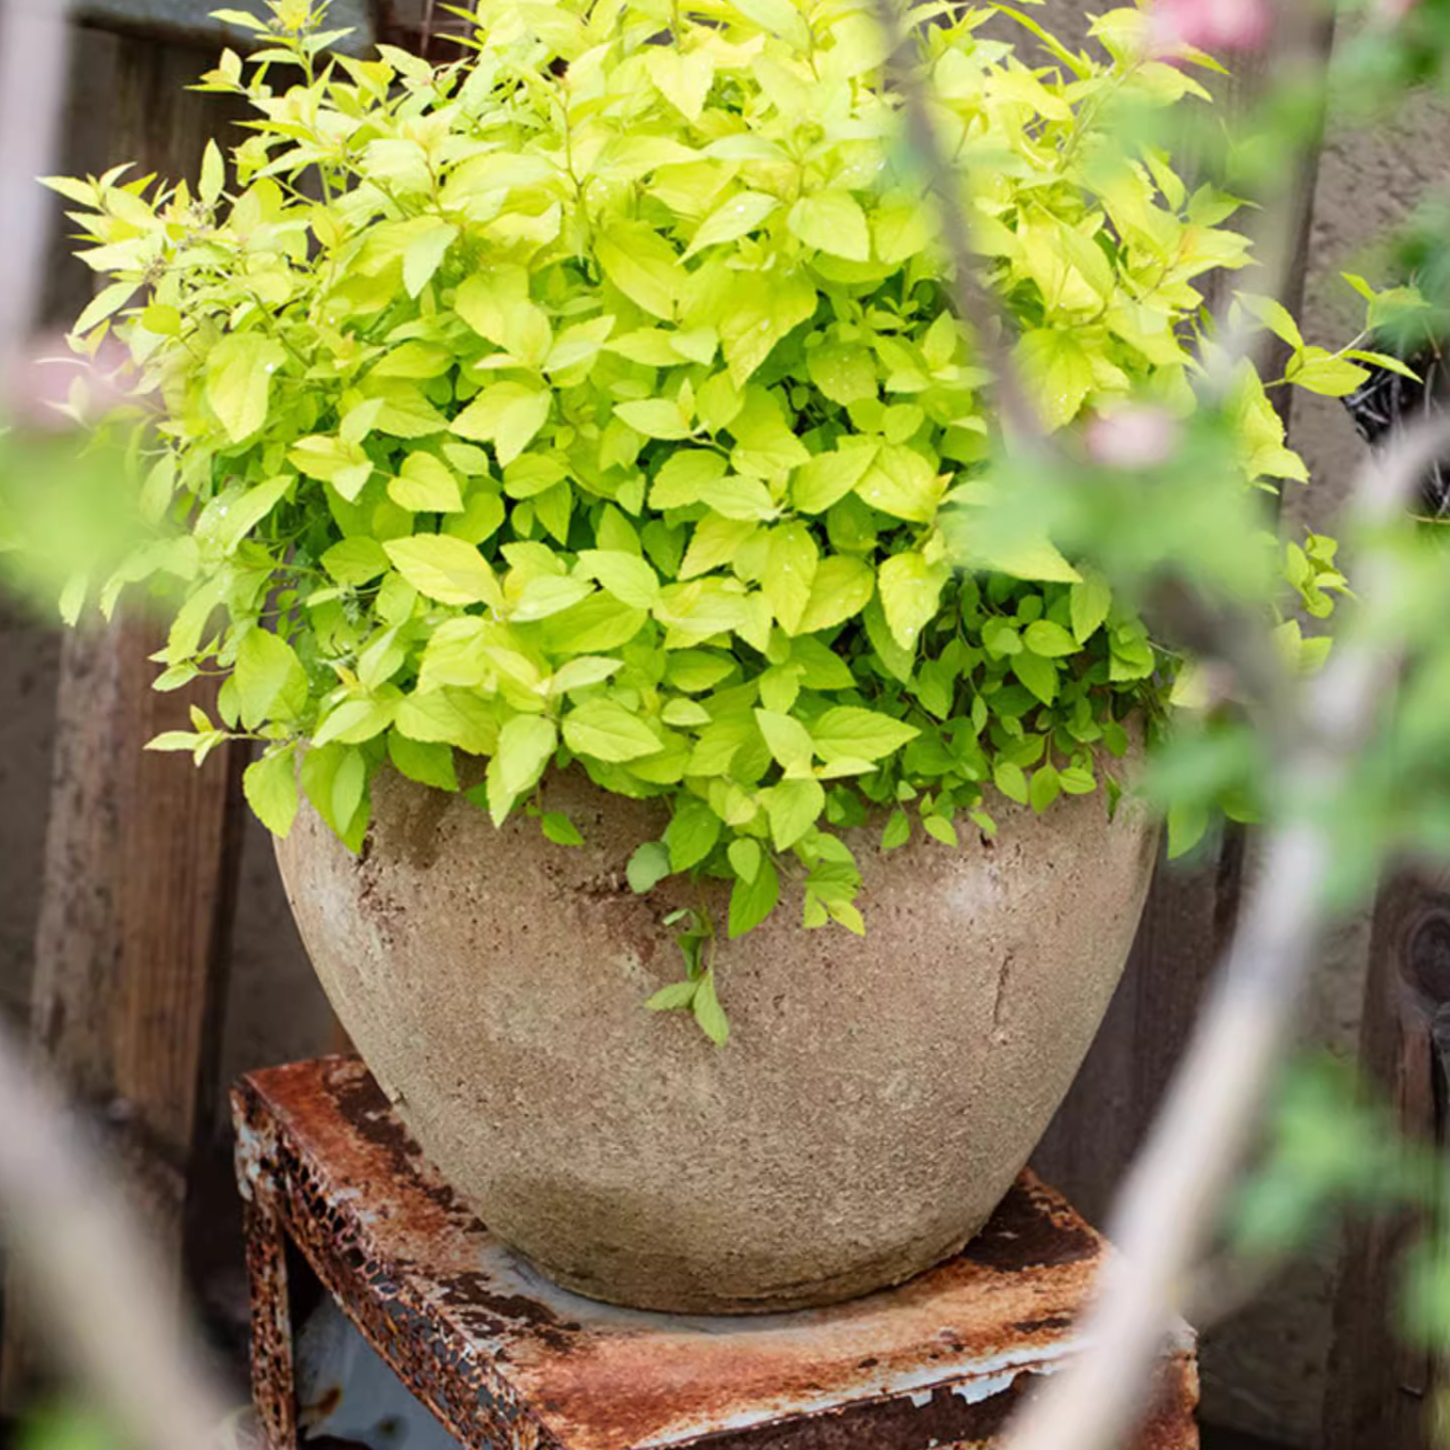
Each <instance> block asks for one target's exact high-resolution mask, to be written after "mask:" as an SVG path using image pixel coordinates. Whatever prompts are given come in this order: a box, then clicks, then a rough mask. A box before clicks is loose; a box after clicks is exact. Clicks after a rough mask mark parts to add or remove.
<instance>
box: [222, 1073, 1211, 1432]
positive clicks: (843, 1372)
mask: <svg viewBox="0 0 1450 1450" xmlns="http://www.w3.org/2000/svg"><path fill="white" fill-rule="evenodd" d="M232 1101H233V1111H234V1116H235V1120H236V1125H237V1173H238V1182H239V1184H240V1186H241V1192H242V1195H243V1197H244V1199H245V1200H246V1203H247V1226H248V1239H249V1251H248V1260H249V1267H250V1270H251V1276H252V1296H253V1297H252V1316H253V1355H252V1367H253V1386H254V1394H255V1399H256V1406H257V1413H258V1418H259V1421H260V1425H261V1428H262V1433H263V1435H264V1437H265V1439H266V1450H297V1447H298V1445H299V1439H298V1411H297V1406H296V1395H295V1389H294V1369H293V1359H292V1347H293V1345H292V1313H293V1306H294V1305H296V1304H297V1303H299V1302H300V1300H299V1295H300V1294H301V1293H302V1292H303V1289H304V1286H303V1284H302V1283H301V1279H302V1277H303V1272H304V1271H305V1274H306V1275H307V1276H308V1277H312V1276H315V1279H316V1280H317V1281H318V1282H320V1284H321V1286H322V1288H323V1289H325V1290H326V1291H327V1292H329V1293H330V1294H331V1295H332V1296H333V1298H334V1299H335V1300H336V1301H337V1303H338V1305H339V1306H340V1307H341V1308H342V1310H343V1311H344V1312H345V1313H346V1314H347V1316H348V1317H349V1318H350V1319H351V1320H352V1321H353V1323H354V1324H356V1326H357V1327H358V1328H359V1329H360V1330H361V1331H362V1333H363V1334H364V1335H365V1336H366V1338H367V1339H368V1341H369V1342H370V1343H371V1344H372V1346H373V1347H374V1349H376V1350H377V1351H378V1353H379V1354H380V1355H381V1356H382V1358H383V1359H384V1360H385V1361H386V1362H387V1363H388V1364H389V1365H390V1366H391V1367H392V1368H393V1369H394V1370H395V1371H396V1372H397V1374H398V1375H399V1376H400V1377H401V1379H402V1380H403V1381H404V1382H405V1383H406V1384H407V1386H408V1387H409V1389H411V1390H412V1391H413V1393H414V1394H415V1395H417V1396H418V1398H419V1399H420V1400H422V1401H423V1402H424V1403H425V1404H426V1405H427V1406H428V1408H429V1409H430V1410H432V1412H433V1413H434V1414H435V1415H436V1416H437V1417H438V1419H439V1420H440V1421H441V1422H442V1423H443V1425H444V1426H445V1427H446V1428H447V1429H448V1431H449V1432H450V1433H451V1434H452V1435H454V1436H455V1437H456V1438H457V1440H458V1441H459V1443H460V1445H462V1446H464V1447H467V1450H643V1447H649V1450H673V1447H677V1446H685V1445H700V1446H702V1450H703V1447H708V1450H876V1447H882V1450H885V1447H888V1446H889V1447H891V1450H932V1447H938V1446H950V1445H958V1446H971V1447H980V1450H985V1447H991V1446H994V1445H997V1444H998V1443H999V1437H1000V1435H1001V1432H1002V1428H1003V1426H1004V1424H1005V1423H1006V1421H1007V1419H1008V1417H1009V1415H1010V1414H1011V1413H1012V1411H1013V1409H1014V1408H1015V1407H1016V1405H1017V1404H1019V1403H1020V1401H1021V1399H1022V1397H1023V1396H1024V1395H1027V1394H1030V1393H1031V1391H1032V1386H1033V1383H1034V1382H1035V1381H1036V1380H1037V1379H1038V1378H1039V1377H1040V1376H1042V1375H1044V1374H1050V1373H1051V1372H1052V1370H1053V1369H1054V1368H1055V1367H1057V1366H1058V1365H1060V1364H1061V1363H1062V1362H1063V1361H1064V1359H1066V1358H1067V1357H1069V1356H1071V1355H1072V1354H1073V1352H1074V1351H1075V1349H1076V1348H1077V1339H1076V1335H1075V1329H1074V1324H1075V1320H1076V1317H1077V1315H1078V1312H1079V1310H1080V1309H1081V1307H1082V1304H1083V1301H1084V1298H1085V1296H1086V1294H1087V1293H1088V1291H1089V1289H1090V1287H1091V1283H1092V1279H1093V1276H1094V1273H1095V1272H1096V1270H1097V1268H1098V1266H1099V1264H1100V1263H1101V1261H1102V1257H1103V1255H1104V1253H1105V1251H1106V1245H1105V1243H1104V1241H1103V1240H1102V1239H1101V1238H1100V1237H1099V1236H1098V1235H1097V1234H1096V1233H1095V1232H1094V1231H1093V1230H1092V1229H1091V1228H1089V1227H1088V1225H1087V1224H1086V1223H1084V1222H1083V1220H1082V1219H1081V1218H1080V1217H1078V1215H1077V1214H1076V1213H1075V1212H1074V1211H1073V1210H1072V1208H1071V1207H1070V1206H1069V1205H1068V1204H1067V1203H1066V1202H1065V1201H1064V1200H1063V1199H1062V1198H1061V1197H1060V1196H1059V1195H1058V1194H1057V1193H1055V1192H1053V1190H1051V1189H1049V1188H1046V1187H1045V1186H1043V1185H1042V1184H1041V1183H1040V1182H1038V1181H1037V1180H1036V1179H1035V1178H1033V1177H1032V1175H1031V1174H1027V1173H1024V1174H1023V1176H1022V1178H1021V1179H1020V1180H1019V1181H1018V1183H1017V1185H1016V1187H1015V1188H1014V1189H1013V1190H1012V1192H1011V1194H1009V1196H1008V1197H1007V1199H1006V1201H1005V1202H1004V1203H1003V1204H1002V1206H1001V1207H1000V1208H999V1209H998V1210H997V1212H996V1214H995V1215H994V1217H993V1218H992V1220H991V1222H990V1223H989V1224H988V1225H987V1227H986V1228H985V1229H984V1230H983V1231H982V1233H981V1234H980V1235H979V1237H978V1238H976V1239H975V1240H973V1242H972V1243H971V1244H970V1245H968V1247H967V1249H966V1251H965V1252H964V1253H962V1254H961V1255H959V1256H958V1257H957V1258H955V1259H953V1260H951V1261H950V1262H948V1263H946V1264H943V1265H941V1266H940V1267H938V1268H936V1269H933V1270H932V1271H930V1272H929V1273H927V1274H924V1275H922V1276H921V1277H920V1278H918V1279H915V1280H913V1281H912V1282H911V1283H909V1284H907V1285H904V1286H903V1287H901V1288H899V1289H895V1290H889V1291H886V1292H883V1293H880V1294H874V1295H872V1296H870V1297H869V1298H866V1299H860V1300H857V1301H855V1302H854V1303H850V1304H843V1305H839V1306H836V1307H835V1308H831V1309H823V1310H811V1311H806V1312H803V1313H797V1314H785V1315H769V1316H761V1317H758V1318H757V1317H751V1318H732V1319H725V1318H692V1317H686V1316H677V1315H667V1314H646V1313H639V1312H635V1311H632V1310H624V1309H614V1308H610V1307H608V1306H606V1305H602V1304H596V1303H594V1302H592V1301H590V1300H587V1299H582V1298H579V1297H578V1296H577V1295H574V1294H570V1293H567V1292H566V1291H564V1290H562V1289H559V1288H556V1287H555V1286H554V1285H552V1284H551V1283H549V1282H548V1281H547V1280H545V1279H544V1278H543V1277H542V1276H541V1275H539V1274H538V1273H536V1272H535V1271H534V1270H533V1269H532V1268H531V1267H530V1266H529V1265H528V1264H527V1263H526V1262H525V1261H524V1260H522V1259H521V1258H519V1257H518V1256H517V1255H516V1254H514V1253H512V1252H511V1251H510V1250H508V1249H507V1248H505V1247H504V1246H503V1245H502V1244H501V1243H499V1242H498V1240H497V1239H495V1238H494V1237H493V1235H491V1234H490V1233H489V1232H488V1230H487V1229H486V1228H485V1227H484V1226H483V1224H481V1223H480V1222H479V1221H478V1219H477V1218H475V1217H474V1216H473V1214H472V1213H471V1212H470V1211H469V1209H468V1208H467V1206H466V1205H464V1204H463V1203H462V1202H460V1201H459V1200H458V1199H457V1198H456V1197H455V1196H454V1194H453V1192H452V1190H451V1189H450V1188H449V1187H448V1185H447V1184H446V1183H444V1182H443V1181H442V1179H441V1178H440V1177H439V1176H438V1174H437V1173H436V1171H435V1170H434V1169H433V1168H432V1167H431V1166H430V1165H429V1164H428V1163H427V1162H426V1161H425V1160H424V1159H423V1158H422V1156H421V1155H420V1153H419V1150H418V1149H417V1147H416V1146H415V1145H414V1144H413V1142H412V1141H411V1139H410V1138H409V1136H408V1134H407V1131H406V1129H405V1128H404V1127H403V1126H402V1124H401V1123H400V1122H399V1121H398V1119H397V1118H396V1117H395V1116H394V1114H393V1113H392V1111H391V1109H390V1108H389V1105H388V1103H387V1101H386V1099H385V1098H384V1097H383V1095H382V1093H381V1092H380V1091H379V1090H378V1088H377V1086H376V1085H375V1084H374V1082H373V1080H372V1078H371V1076H370V1075H369V1074H368V1072H367V1070H366V1068H364V1067H363V1066H362V1064H361V1063H360V1062H358V1061H357V1060H356V1059H355V1058H342V1057H333V1058H323V1059H321V1060H319V1061H316V1062H304V1063H297V1064H294V1065H293V1066H290V1067H281V1068H275V1069H271V1070H269V1071H266V1072H258V1073H254V1074H252V1075H251V1076H249V1077H247V1078H245V1079H243V1081H242V1082H241V1083H240V1084H239V1085H238V1086H237V1088H236V1089H235V1090H234V1092H233V1095H232ZM289 1269H290V1271H291V1272H290V1273H289ZM1197 1399H1198V1372H1197V1365H1196V1361H1195V1358H1194V1345H1193V1337H1192V1334H1191V1331H1189V1330H1188V1329H1187V1327H1186V1326H1184V1327H1183V1328H1182V1331H1181V1333H1180V1334H1179V1335H1178V1336H1177V1337H1176V1338H1175V1340H1174V1342H1173V1343H1172V1344H1171V1345H1169V1346H1168V1347H1167V1348H1166V1349H1165V1353H1164V1358H1163V1361H1162V1363H1161V1365H1160V1368H1159V1374H1158V1385H1157V1394H1156V1398H1155V1401H1154V1406H1153V1409H1152V1411H1151V1413H1150V1414H1149V1416H1148V1418H1147V1420H1146V1422H1145V1423H1144V1424H1143V1426H1142V1427H1141V1429H1140V1431H1139V1434H1138V1437H1137V1439H1136V1440H1135V1441H1134V1442H1133V1443H1134V1446H1135V1447H1136V1450H1196V1447H1197V1445H1198V1432H1197V1430H1196V1428H1195V1426H1194V1421H1193V1411H1194V1407H1195V1405H1196V1403H1197Z"/></svg>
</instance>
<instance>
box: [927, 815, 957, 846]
mask: <svg viewBox="0 0 1450 1450" xmlns="http://www.w3.org/2000/svg"><path fill="white" fill-rule="evenodd" d="M921 825H922V829H923V830H924V831H925V832H926V833H927V835H928V836H931V837H932V838H933V839H934V840H938V841H940V842H941V843H942V845H943V846H957V845H959V844H960V842H959V841H958V840H957V830H956V827H955V826H954V825H952V823H951V822H950V821H949V820H947V818H946V817H945V816H938V815H925V816H923V817H922V818H921Z"/></svg>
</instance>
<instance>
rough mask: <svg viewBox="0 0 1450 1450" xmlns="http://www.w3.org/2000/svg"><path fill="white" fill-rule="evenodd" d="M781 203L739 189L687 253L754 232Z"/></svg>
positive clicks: (700, 228) (693, 240)
mask: <svg viewBox="0 0 1450 1450" xmlns="http://www.w3.org/2000/svg"><path fill="white" fill-rule="evenodd" d="M664 53H666V54H668V52H664ZM779 205H780V202H779V201H778V200H777V199H776V198H775V197H773V196H767V195H766V194H765V193H764V192H762V191H742V192H738V193H737V194H736V195H734V196H732V197H731V198H730V199H729V200H728V201H725V202H722V203H721V204H720V205H719V206H718V207H716V208H715V210H714V211H712V212H711V213H710V215H709V216H707V217H706V218H705V220H704V221H702V222H701V223H700V225H699V226H698V227H697V228H696V230H695V235H694V236H693V237H692V238H691V239H690V245H689V246H688V247H686V248H685V256H686V257H693V256H694V255H695V253H696V252H699V251H703V250H704V248H706V247H714V246H718V245H720V243H722V242H733V241H736V240H737V239H738V238H740V237H743V236H744V235H745V234H746V233H747V232H753V231H754V230H755V229H756V227H758V226H759V225H760V224H761V222H763V221H764V220H765V219H766V217H768V216H769V215H770V214H771V212H773V211H774V210H775V209H776V208H777V207H778V206H779Z"/></svg>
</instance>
